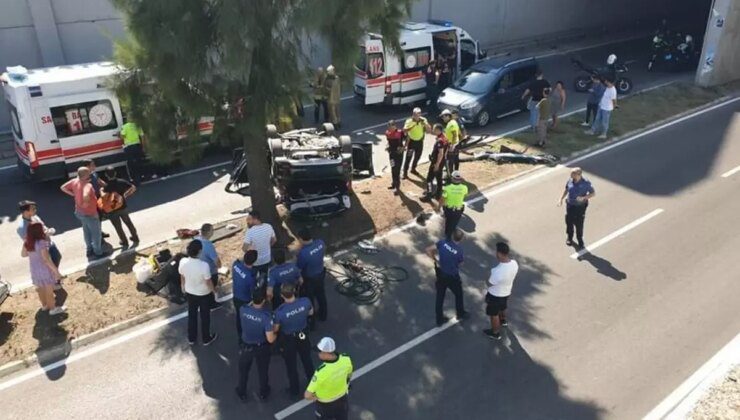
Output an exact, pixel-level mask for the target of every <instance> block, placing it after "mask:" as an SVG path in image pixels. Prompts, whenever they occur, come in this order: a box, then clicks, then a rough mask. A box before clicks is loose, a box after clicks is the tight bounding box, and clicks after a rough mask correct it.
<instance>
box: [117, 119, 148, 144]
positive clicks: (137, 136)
mask: <svg viewBox="0 0 740 420" xmlns="http://www.w3.org/2000/svg"><path fill="white" fill-rule="evenodd" d="M143 134H144V133H143V132H142V131H141V129H140V128H139V126H138V125H136V124H134V123H132V122H127V123H126V124H124V125H123V127H121V138H122V139H123V147H126V146H132V145H134V144H139V143H141V136H142V135H143Z"/></svg>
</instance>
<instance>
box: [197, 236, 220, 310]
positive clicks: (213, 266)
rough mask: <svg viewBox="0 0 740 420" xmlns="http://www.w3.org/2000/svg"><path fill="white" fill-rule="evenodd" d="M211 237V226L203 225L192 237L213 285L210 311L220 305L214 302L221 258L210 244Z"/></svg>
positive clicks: (211, 243)
mask: <svg viewBox="0 0 740 420" xmlns="http://www.w3.org/2000/svg"><path fill="white" fill-rule="evenodd" d="M212 237H213V225H212V224H210V223H203V224H202V225H201V227H200V233H199V234H198V235H195V237H193V239H194V240H196V241H200V242H201V245H202V248H203V250H202V251H201V252H200V255H198V258H200V259H201V261H203V262H205V263H206V264H208V270H209V272H210V273H211V283H212V284H213V287H214V290H213V296H212V297H211V298H212V300H211V310H216V309H218V308H220V307H221V303H220V302H218V301H217V300H216V289H215V288H216V286H218V270H219V269H220V268H221V257H219V256H218V251H216V246H215V245H213V242H211V238H212Z"/></svg>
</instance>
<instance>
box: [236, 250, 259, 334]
mask: <svg viewBox="0 0 740 420" xmlns="http://www.w3.org/2000/svg"><path fill="white" fill-rule="evenodd" d="M255 261H257V251H255V250H253V249H250V250H249V251H247V252H245V253H244V257H242V259H241V260H238V259H237V260H235V261H234V263H233V264H232V265H231V278H232V280H233V285H232V290H233V295H234V296H233V303H234V314H235V315H236V333H237V337H239V342H240V343H241V342H242V341H241V340H242V321H241V315H240V312H239V309H240V308H241V307H242V306H244V305H249V304H250V303H252V295H253V294H254V291H255V290H256V288H257V278H256V273H255V271H254V262H255Z"/></svg>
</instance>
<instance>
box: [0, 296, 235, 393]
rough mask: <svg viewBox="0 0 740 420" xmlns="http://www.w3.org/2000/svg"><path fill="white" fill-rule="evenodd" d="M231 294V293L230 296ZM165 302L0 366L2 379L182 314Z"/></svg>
mask: <svg viewBox="0 0 740 420" xmlns="http://www.w3.org/2000/svg"><path fill="white" fill-rule="evenodd" d="M225 286H231V282H228V283H224V284H221V285H220V286H219V296H221V297H222V299H219V301H223V297H224V296H225V295H227V293H226V292H225V291H224V287H225ZM230 294H231V292H230V291H229V293H228V295H230ZM165 302H167V305H166V306H163V307H161V308H156V309H152V310H151V311H149V312H145V313H143V314H141V315H137V316H135V317H133V318H131V319H127V320H125V321H120V322H117V323H115V324H113V325H109V326H107V327H105V328H103V329H101V330H98V331H95V332H91V333H90V334H85V335H83V336H81V337H78V338H75V339H72V340H70V341H69V342H66V343H62V344H59V345H57V346H54V347H52V348H49V349H45V350H42V351H40V352H38V353H37V354H33V355H31V356H28V357H25V358H23V359H21V360H16V361H14V362H9V363H6V364H4V365H2V366H0V379H1V378H4V377H6V376H10V375H12V374H14V373H16V372H19V371H21V370H24V369H28V368H31V367H34V366H40V365H41V363H40V362H39V360H48V361H50V362H51V363H53V362H55V361H58V360H61V359H62V358H65V357H67V356H69V354H70V353H71V352H72V351H73V350H77V349H79V348H81V347H85V346H87V345H89V344H92V343H95V342H97V341H100V340H102V339H104V338H108V337H110V336H112V335H115V334H118V333H120V332H123V331H126V330H128V329H131V328H133V327H136V326H138V325H141V324H144V323H146V322H149V321H151V320H153V319H156V318H166V317H170V316H174V315H177V314H178V313H180V312H182V309H183V307H184V305H178V304H176V303H172V302H169V301H165Z"/></svg>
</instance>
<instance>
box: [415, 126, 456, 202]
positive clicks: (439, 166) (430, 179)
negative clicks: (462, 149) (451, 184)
mask: <svg viewBox="0 0 740 420" xmlns="http://www.w3.org/2000/svg"><path fill="white" fill-rule="evenodd" d="M433 131H434V134H435V135H436V136H437V141H435V142H434V148H432V154H431V155H429V171H428V172H427V178H426V181H427V188H426V191H424V195H423V196H422V197H421V200H422V201H426V200H430V199H431V198H439V197H440V196H441V195H442V172H443V171H444V162H445V160H446V157H447V151H448V149H449V143H448V142H447V138H446V137H445V135H444V133H443V128H442V125H441V124H434V129H433ZM435 182H436V184H435Z"/></svg>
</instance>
